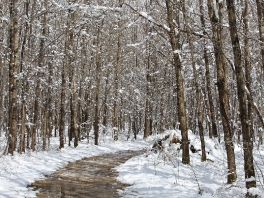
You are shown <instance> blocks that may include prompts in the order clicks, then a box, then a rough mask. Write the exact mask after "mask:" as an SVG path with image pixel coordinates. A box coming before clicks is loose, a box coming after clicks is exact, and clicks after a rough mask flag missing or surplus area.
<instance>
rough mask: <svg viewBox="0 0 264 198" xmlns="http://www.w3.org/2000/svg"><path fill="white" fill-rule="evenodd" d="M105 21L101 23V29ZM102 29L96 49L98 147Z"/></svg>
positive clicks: (95, 136)
mask: <svg viewBox="0 0 264 198" xmlns="http://www.w3.org/2000/svg"><path fill="white" fill-rule="evenodd" d="M102 25H103V21H102V22H101V27H102ZM101 27H98V31H97V41H96V44H97V47H96V61H95V62H96V90H95V110H94V144H95V145H98V140H99V122H100V117H99V94H100V84H101V73H102V72H101V55H100V51H101V29H100V28H101Z"/></svg>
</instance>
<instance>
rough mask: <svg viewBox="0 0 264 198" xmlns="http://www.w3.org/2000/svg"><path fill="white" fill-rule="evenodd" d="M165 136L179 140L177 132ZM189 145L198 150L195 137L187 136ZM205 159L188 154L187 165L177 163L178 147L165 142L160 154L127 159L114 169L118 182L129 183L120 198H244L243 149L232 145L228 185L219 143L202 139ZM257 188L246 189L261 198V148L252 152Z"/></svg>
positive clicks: (263, 149) (263, 166)
mask: <svg viewBox="0 0 264 198" xmlns="http://www.w3.org/2000/svg"><path fill="white" fill-rule="evenodd" d="M166 133H167V134H174V133H175V134H176V135H177V136H178V137H181V135H180V131H167V132H166ZM164 136H165V134H162V135H158V136H156V137H154V136H152V137H149V138H148V141H149V142H151V141H152V142H153V141H154V140H155V139H158V138H163V137H164ZM189 139H190V145H194V147H195V148H197V149H199V148H200V140H199V137H198V136H195V135H194V134H193V133H191V132H190V133H189ZM205 142H206V151H207V152H209V154H207V158H208V159H209V160H208V161H206V162H201V156H200V154H199V153H192V152H190V159H191V164H190V165H184V164H182V163H181V150H178V149H177V148H179V145H175V144H174V145H172V146H169V141H166V142H165V143H164V144H163V146H164V149H163V151H161V152H158V153H156V154H155V153H153V152H151V151H150V150H151V147H149V151H148V152H147V153H146V154H144V155H141V156H137V157H134V158H132V159H130V160H128V161H127V162H126V163H125V164H122V165H120V166H118V167H117V168H116V169H117V171H118V172H119V173H120V174H119V177H118V179H119V180H120V181H122V182H124V183H129V184H132V186H130V187H128V188H126V189H125V193H122V194H125V196H124V197H126V198H130V197H131V198H132V197H144V198H148V197H162V198H165V197H167V198H169V197H171V198H176V197H179V198H181V197H193V198H194V197H210V198H211V197H218V198H227V197H232V198H235V197H236V198H238V197H245V194H246V192H247V189H246V188H245V179H244V171H243V164H244V161H243V149H242V147H241V146H240V145H237V144H235V153H236V166H237V175H238V179H237V181H236V182H235V183H234V184H232V185H230V184H226V180H227V179H226V178H227V177H226V175H227V162H226V153H225V149H224V148H225V147H224V144H223V142H222V143H220V144H219V143H218V141H217V140H212V139H210V138H208V137H205ZM254 158H255V162H254V163H255V167H256V175H257V177H256V179H257V182H258V183H257V188H255V189H250V192H251V193H253V194H257V195H258V196H259V197H264V186H263V182H264V180H263V179H264V177H263V175H262V172H263V171H264V146H261V147H260V150H254Z"/></svg>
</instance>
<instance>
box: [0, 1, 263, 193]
mask: <svg viewBox="0 0 264 198" xmlns="http://www.w3.org/2000/svg"><path fill="white" fill-rule="evenodd" d="M0 79H1V81H0V138H1V146H0V148H1V150H0V151H1V156H2V157H4V156H6V155H11V156H13V155H17V154H19V155H20V154H23V153H27V152H39V151H47V150H48V149H49V146H50V144H51V139H52V138H54V139H55V140H56V142H57V143H58V149H63V148H65V147H66V146H73V147H76V148H77V147H78V146H79V143H80V142H82V141H83V140H85V141H86V142H88V143H89V142H90V143H91V142H92V143H93V144H94V145H100V139H101V138H102V137H105V136H107V135H108V136H109V137H111V138H112V140H113V142H118V141H121V139H122V138H121V137H125V139H127V140H131V139H133V140H136V139H137V138H138V137H140V135H142V136H143V140H144V139H147V138H148V137H150V136H153V135H157V134H159V135H162V134H163V133H164V132H166V131H168V130H178V131H180V133H179V134H178V135H179V137H175V136H174V140H176V142H177V143H180V144H181V146H180V156H179V159H180V162H181V163H182V164H185V165H188V164H190V163H192V160H191V157H190V155H191V152H192V150H190V137H189V136H190V133H191V135H195V136H196V137H199V147H197V148H196V149H197V150H199V152H200V155H201V156H199V158H200V162H206V161H207V160H208V155H210V154H209V152H208V151H207V150H206V141H207V140H208V141H214V142H218V143H219V144H220V143H221V142H222V143H223V145H224V150H225V156H226V163H225V166H226V169H227V173H226V177H225V183H227V184H234V183H235V182H236V181H237V178H238V174H239V173H238V172H237V167H236V163H237V160H236V154H235V153H236V152H235V148H236V145H240V146H241V149H242V153H243V157H242V158H241V159H240V160H242V162H243V163H242V164H243V169H242V170H243V171H244V172H243V174H244V175H243V177H244V180H243V181H244V184H245V187H246V189H248V191H247V192H246V193H245V196H247V197H255V196H256V195H254V196H253V195H252V194H251V193H250V192H252V191H250V190H249V189H250V188H256V187H257V179H256V178H257V176H256V173H257V172H260V174H262V171H264V169H263V168H264V163H263V159H262V158H261V159H262V165H263V166H262V168H260V169H259V171H256V168H257V167H256V163H255V159H254V154H255V152H261V150H263V149H264V147H262V146H263V137H262V133H263V129H264V120H263V117H262V115H264V100H263V96H264V87H263V80H264V2H263V1H262V0H177V1H176V0H93V1H92V0H50V1H48V0H21V1H18V0H10V1H7V0H1V2H0ZM175 138H176V139H175ZM178 138H179V139H178ZM163 140H164V139H163ZM164 141H165V140H164ZM263 154H264V153H263ZM216 166H217V165H216ZM262 178H263V174H262ZM263 183H264V182H263V181H262V184H263ZM262 188H263V185H262Z"/></svg>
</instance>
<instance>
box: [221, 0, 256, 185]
mask: <svg viewBox="0 0 264 198" xmlns="http://www.w3.org/2000/svg"><path fill="white" fill-rule="evenodd" d="M226 3H227V11H228V21H229V31H230V37H231V41H232V47H233V56H234V65H235V74H236V81H237V95H238V100H239V110H240V114H239V116H240V120H241V126H242V136H243V151H244V171H245V179H246V187H247V188H251V187H256V180H255V170H254V164H253V139H252V136H251V133H250V127H249V121H250V120H249V117H248V110H247V95H246V90H245V87H246V83H245V77H244V72H243V65H242V53H241V48H240V43H239V37H238V32H237V22H236V13H235V4H234V1H232V0H227V1H226Z"/></svg>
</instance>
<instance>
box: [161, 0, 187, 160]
mask: <svg viewBox="0 0 264 198" xmlns="http://www.w3.org/2000/svg"><path fill="white" fill-rule="evenodd" d="M166 9H167V22H168V25H169V28H170V31H169V36H170V43H171V47H172V51H173V60H174V67H175V70H176V79H177V107H178V119H179V121H180V126H181V135H182V163H183V164H190V154H189V140H188V131H187V117H186V110H185V99H184V85H183V76H182V73H181V72H182V65H181V61H180V57H179V53H177V52H178V50H180V46H179V36H176V34H175V25H174V22H173V21H174V20H173V9H172V4H171V1H170V0H166Z"/></svg>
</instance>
